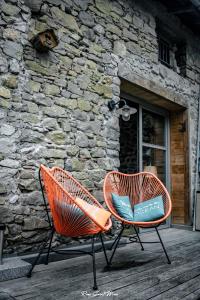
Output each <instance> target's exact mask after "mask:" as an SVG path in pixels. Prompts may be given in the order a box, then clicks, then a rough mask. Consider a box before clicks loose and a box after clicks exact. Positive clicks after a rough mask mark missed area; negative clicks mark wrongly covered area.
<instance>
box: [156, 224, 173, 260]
mask: <svg viewBox="0 0 200 300" xmlns="http://www.w3.org/2000/svg"><path fill="white" fill-rule="evenodd" d="M155 230H156V232H157V235H158V237H159V240H160V243H161V245H162V247H163V250H164V252H165V255H166V258H167V262H168V264H171V261H170V259H169V256H168V254H167V251H166V249H165V246H164V244H163V241H162V239H161V236H160V234H159V232H158V228H157V227H155Z"/></svg>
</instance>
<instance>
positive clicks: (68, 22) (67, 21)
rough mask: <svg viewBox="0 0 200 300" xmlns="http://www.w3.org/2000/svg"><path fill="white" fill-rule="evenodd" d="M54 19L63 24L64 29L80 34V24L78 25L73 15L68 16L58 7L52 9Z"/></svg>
mask: <svg viewBox="0 0 200 300" xmlns="http://www.w3.org/2000/svg"><path fill="white" fill-rule="evenodd" d="M51 14H52V17H53V18H54V19H55V21H56V22H58V23H59V24H62V25H63V26H64V27H66V28H68V29H69V30H72V31H75V32H79V27H78V24H77V23H76V20H75V18H74V17H73V16H72V15H68V14H66V13H65V12H63V11H62V10H60V9H59V8H58V7H52V8H51Z"/></svg>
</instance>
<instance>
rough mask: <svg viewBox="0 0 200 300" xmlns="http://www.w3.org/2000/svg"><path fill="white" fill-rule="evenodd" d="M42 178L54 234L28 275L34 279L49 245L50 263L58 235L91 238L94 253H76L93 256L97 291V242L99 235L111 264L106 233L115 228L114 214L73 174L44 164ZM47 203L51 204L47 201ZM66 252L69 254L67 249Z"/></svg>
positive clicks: (51, 234)
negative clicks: (105, 244) (39, 261)
mask: <svg viewBox="0 0 200 300" xmlns="http://www.w3.org/2000/svg"><path fill="white" fill-rule="evenodd" d="M39 178H40V184H41V189H42V193H43V198H44V204H45V208H46V212H47V217H48V221H49V225H50V230H51V232H50V235H49V236H48V237H47V239H46V241H45V242H44V243H43V246H42V248H41V250H40V252H39V254H38V256H37V257H36V259H35V261H34V263H33V265H32V268H31V269H30V271H29V273H28V274H27V276H28V277H31V274H32V270H33V268H34V266H35V265H36V264H37V262H38V260H39V258H40V255H41V254H42V253H43V251H44V249H45V247H47V246H48V249H47V255H46V262H45V263H46V264H48V259H49V253H50V250H51V243H52V239H53V235H54V233H55V232H56V233H57V234H60V235H62V236H65V237H84V236H91V237H92V242H91V244H92V245H91V246H92V247H91V248H92V249H91V251H90V252H89V251H88V252H85V251H81V250H80V251H78V250H75V252H78V253H80V254H89V255H91V256H92V261H93V277H94V285H93V289H94V290H97V281H96V264H95V248H94V239H95V237H96V236H99V237H100V240H101V244H102V249H103V251H104V255H105V259H106V262H107V263H108V259H107V255H106V251H105V246H104V242H103V238H102V233H104V232H106V231H108V230H109V229H110V228H111V226H112V222H111V219H110V212H108V211H106V210H105V209H104V208H103V206H102V205H101V204H100V203H99V202H98V201H97V199H95V198H94V197H93V196H92V195H91V194H90V193H89V192H88V190H87V189H85V188H84V187H83V186H82V185H81V184H80V183H79V182H78V181H77V180H75V179H74V178H73V177H72V175H71V174H70V173H69V172H66V171H64V170H62V169H61V168H58V167H54V168H52V169H48V168H47V167H45V166H43V165H41V167H40V171H39ZM46 200H47V201H48V202H46ZM47 203H48V204H49V208H50V211H51V216H50V215H49V212H48V206H47ZM99 250H100V249H99ZM57 252H58V251H57ZM59 252H61V251H59ZM59 252H58V253H59ZM65 252H67V250H66V251H65ZM65 252H64V253H65ZM70 252H72V251H70ZM62 253H63V252H62ZM67 253H69V252H67Z"/></svg>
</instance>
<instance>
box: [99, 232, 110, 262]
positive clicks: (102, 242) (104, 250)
mask: <svg viewBox="0 0 200 300" xmlns="http://www.w3.org/2000/svg"><path fill="white" fill-rule="evenodd" d="M100 239H101V244H102V248H103V252H104V256H105V259H106V263H107V265H108V264H109V263H108V256H107V254H106V248H105V245H104V241H103V237H102V234H101V233H100Z"/></svg>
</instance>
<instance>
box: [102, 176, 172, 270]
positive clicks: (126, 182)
mask: <svg viewBox="0 0 200 300" xmlns="http://www.w3.org/2000/svg"><path fill="white" fill-rule="evenodd" d="M112 193H115V194H117V195H120V196H129V199H130V203H131V207H132V208H133V207H134V205H135V204H138V203H142V202H144V201H147V200H149V199H151V198H155V197H156V196H162V199H163V204H164V217H162V218H159V219H157V220H152V221H148V222H142V221H141V222H133V221H128V220H126V219H124V218H122V217H121V216H120V215H119V213H118V212H117V210H116V209H115V207H114V205H113V201H112ZM104 200H105V202H106V205H107V207H108V209H109V210H110V212H111V213H112V215H113V216H114V217H115V218H116V219H117V220H118V221H120V222H121V224H122V228H121V231H120V233H119V235H118V236H117V238H116V240H115V242H114V243H113V247H114V246H115V248H114V250H113V253H112V256H111V259H110V262H109V264H111V261H112V258H113V256H114V253H115V251H116V248H117V246H118V243H119V241H120V238H121V236H122V233H123V230H124V227H125V225H132V226H133V227H134V228H135V231H136V235H137V238H138V241H139V242H140V244H141V248H142V250H143V249H144V248H143V243H142V242H141V240H140V237H139V234H138V230H137V228H155V229H156V232H157V234H158V237H159V241H160V243H161V245H162V247H163V250H164V252H165V254H166V257H167V260H168V263H170V260H169V257H168V255H167V252H166V249H165V247H164V244H163V242H162V239H161V237H160V234H159V232H158V226H159V225H160V224H162V223H164V222H165V220H166V219H167V218H168V217H169V216H170V213H171V209H172V204H171V199H170V196H169V193H168V191H167V189H166V188H165V186H164V185H163V183H162V182H161V181H160V180H159V179H158V178H157V177H156V176H155V175H154V174H152V173H148V172H141V173H137V174H123V173H120V172H118V171H112V172H109V173H108V174H107V175H106V177H105V180H104Z"/></svg>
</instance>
